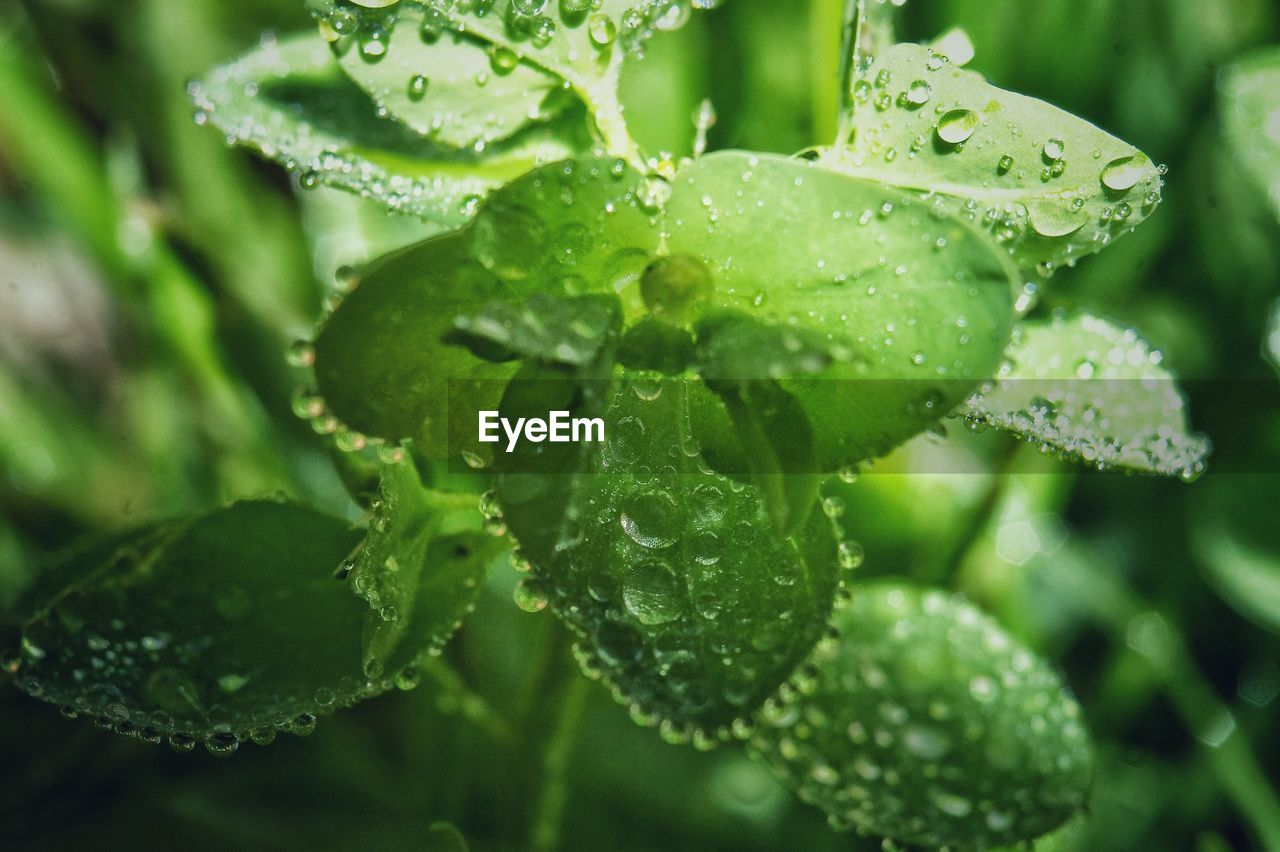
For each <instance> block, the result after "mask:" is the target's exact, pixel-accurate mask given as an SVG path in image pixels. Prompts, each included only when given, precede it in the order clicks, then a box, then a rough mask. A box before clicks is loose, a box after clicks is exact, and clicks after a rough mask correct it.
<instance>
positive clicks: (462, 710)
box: [419, 657, 516, 745]
mask: <svg viewBox="0 0 1280 852" xmlns="http://www.w3.org/2000/svg"><path fill="white" fill-rule="evenodd" d="M419 669H420V670H421V671H422V673H423V674H424V675H426V676H427V677H429V678H431V680H432V681H433V682H434V683H435V685H436V687H437V688H438V689H439V690H440V691H441V692H442V693H443V694H445V695H448V696H449V697H450V699H452V700H453V702H454V704H455V706H456V708H457V710H458V712H459V714H460V715H461V716H462V717H463V718H464V719H466V720H467V721H469V722H471V723H473V724H474V725H475V726H476V727H478V728H480V729H481V730H483V731H485V732H486V733H487V734H489V736H491V737H493V739H495V740H497V741H498V742H500V743H503V744H508V745H509V744H511V743H514V742H516V735H515V731H513V730H512V728H511V726H510V725H509V724H507V720H506V719H504V718H503V717H502V716H501V714H499V713H498V712H497V711H496V710H494V709H493V708H492V707H491V706H489V703H488V702H487V701H485V700H484V699H483V698H482V697H480V696H479V695H478V694H477V693H475V692H474V691H472V690H471V688H470V687H468V686H467V684H466V683H465V682H464V681H463V679H462V676H461V675H460V674H458V672H457V671H455V670H454V669H453V667H452V666H450V665H449V664H448V663H446V662H444V661H443V660H441V659H439V658H438V657H427V658H425V659H424V660H423V661H422V663H421V664H420V665H419Z"/></svg>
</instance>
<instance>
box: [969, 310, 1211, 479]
mask: <svg viewBox="0 0 1280 852" xmlns="http://www.w3.org/2000/svg"><path fill="white" fill-rule="evenodd" d="M1008 355H1009V358H1010V360H1011V361H1012V364H1011V365H1010V366H1008V367H1006V368H1005V369H1003V370H1001V372H1000V375H999V377H998V379H997V380H996V381H995V382H993V383H992V385H991V386H990V387H988V388H983V389H982V390H981V391H980V392H978V393H975V394H974V395H973V396H972V397H971V398H970V399H969V400H968V401H967V402H966V403H965V408H964V413H965V414H966V416H967V417H968V418H969V419H970V420H971V421H972V422H977V423H985V424H987V425H990V426H994V427H996V428H999V429H1004V430H1006V431H1008V432H1012V433H1014V434H1015V435H1018V436H1020V437H1023V438H1026V439H1027V440H1029V441H1034V442H1036V443H1038V444H1040V445H1042V446H1046V447H1048V448H1050V449H1052V450H1055V451H1057V452H1058V453H1060V454H1062V455H1063V456H1064V457H1070V458H1073V459H1078V460H1080V461H1083V462H1086V463H1088V464H1092V465H1096V466H1097V467H1099V468H1114V469H1121V470H1131V471H1140V472H1147V473H1159V474H1163V475H1166V476H1181V477H1183V478H1184V479H1193V478H1195V477H1196V476H1198V475H1199V474H1200V472H1201V471H1203V470H1204V466H1205V460H1206V459H1207V457H1208V455H1209V450H1210V444H1209V441H1208V439H1207V438H1205V437H1204V436H1203V435H1199V434H1197V433H1195V432H1192V431H1191V428H1190V425H1189V423H1188V419H1187V418H1188V414H1187V404H1186V399H1185V398H1184V397H1183V395H1182V391H1181V389H1180V388H1179V387H1178V384H1177V381H1176V379H1175V378H1174V375H1173V374H1172V373H1171V372H1170V371H1169V370H1168V369H1166V368H1165V367H1164V366H1163V365H1162V361H1163V358H1162V356H1161V353H1160V352H1159V351H1157V350H1154V349H1152V348H1151V346H1150V344H1148V343H1147V342H1146V341H1145V340H1143V339H1142V338H1141V337H1140V336H1139V335H1138V333H1137V332H1136V331H1134V330H1133V329H1131V328H1124V327H1122V326H1117V325H1115V324H1113V323H1111V322H1109V321H1107V320H1104V319H1100V318H1098V317H1095V316H1091V315H1089V314H1077V315H1075V316H1070V317H1068V316H1063V315H1057V316H1054V317H1053V318H1052V319H1051V320H1050V321H1048V322H1028V323H1025V324H1023V326H1021V328H1020V330H1019V331H1018V333H1017V334H1015V339H1014V343H1013V345H1012V346H1011V347H1010V349H1009V352H1008Z"/></svg>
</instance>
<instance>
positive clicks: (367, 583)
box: [348, 461, 505, 681]
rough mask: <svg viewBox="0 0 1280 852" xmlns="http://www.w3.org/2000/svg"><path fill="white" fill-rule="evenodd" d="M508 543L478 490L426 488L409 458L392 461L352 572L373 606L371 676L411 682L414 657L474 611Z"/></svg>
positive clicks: (367, 663)
mask: <svg viewBox="0 0 1280 852" xmlns="http://www.w3.org/2000/svg"><path fill="white" fill-rule="evenodd" d="M504 547H505V545H504V544H503V543H502V542H501V541H500V540H499V539H496V538H494V537H493V536H492V535H489V534H488V533H487V532H486V531H485V530H484V517H483V516H482V515H481V514H480V511H479V508H478V505H477V503H476V500H475V498H474V497H473V496H471V495H453V494H443V493H441V492H438V491H432V490H428V489H426V488H424V487H423V486H422V481H421V479H420V478H419V477H418V473H417V471H416V470H415V469H414V467H413V465H412V464H411V463H409V462H407V461H406V462H404V463H401V464H393V465H387V466H386V467H385V468H384V471H383V476H382V483H381V486H380V487H379V489H378V496H377V499H376V502H375V504H374V515H373V520H372V521H371V522H370V525H369V536H368V539H367V540H366V541H365V544H364V547H363V548H361V550H360V554H359V556H357V557H356V559H355V562H354V565H353V567H352V568H351V573H350V575H349V578H348V580H349V583H350V585H351V588H352V590H353V591H354V592H355V593H356V594H357V595H359V596H360V597H362V598H364V599H365V601H366V602H367V603H368V605H369V607H370V609H371V615H370V616H369V617H368V618H366V619H365V627H364V643H363V647H364V653H363V663H364V671H365V674H366V676H368V677H369V678H371V679H378V678H382V677H386V676H390V677H395V678H397V680H399V681H404V680H406V679H408V680H409V681H412V679H413V672H414V665H415V663H416V662H417V661H418V660H419V659H420V658H421V657H422V656H423V655H424V654H437V653H439V651H440V648H442V647H443V646H444V644H445V642H447V641H448V639H449V637H450V636H452V635H453V632H454V630H455V629H456V628H457V627H458V625H459V624H460V623H461V621H462V618H463V617H464V616H465V615H466V614H467V613H468V612H470V610H471V607H472V606H473V604H474V603H475V599H476V597H477V596H478V595H479V593H480V588H481V585H482V583H483V580H484V575H485V572H486V571H487V569H488V568H489V565H490V563H491V562H492V561H493V560H494V558H495V557H496V556H498V555H499V554H500V553H501V552H502V551H503V549H504Z"/></svg>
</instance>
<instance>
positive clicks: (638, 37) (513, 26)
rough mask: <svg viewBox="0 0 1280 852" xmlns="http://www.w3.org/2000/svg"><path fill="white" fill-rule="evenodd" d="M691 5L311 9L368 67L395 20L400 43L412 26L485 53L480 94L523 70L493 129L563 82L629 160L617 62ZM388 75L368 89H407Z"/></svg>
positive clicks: (556, 2)
mask: <svg viewBox="0 0 1280 852" xmlns="http://www.w3.org/2000/svg"><path fill="white" fill-rule="evenodd" d="M384 6H394V7H395V8H390V9H388V8H384ZM694 6H695V4H694V3H692V2H689V0H484V2H472V1H471V0H402V2H400V3H396V4H381V5H379V6H370V7H367V8H366V7H364V6H363V4H362V5H354V4H352V3H344V2H334V3H324V2H321V3H320V5H319V7H315V6H313V9H314V10H315V14H316V17H317V19H318V20H319V21H320V24H321V31H322V32H326V33H328V34H330V36H331V37H333V38H335V39H337V38H340V37H341V36H342V34H344V33H346V34H351V35H350V36H349V37H351V38H354V40H355V42H356V45H355V47H354V48H352V49H353V50H354V51H363V53H364V54H365V55H366V57H368V58H373V59H375V60H378V59H379V58H381V59H382V60H383V61H388V62H390V61H393V60H394V55H395V54H394V51H395V48H394V46H393V47H392V48H391V49H390V50H388V49H387V43H386V37H387V28H388V21H389V20H392V19H394V18H396V17H399V18H403V19H404V20H403V21H402V22H400V23H399V24H397V25H396V26H398V28H400V29H402V30H405V32H404V33H403V34H402V35H401V36H400V38H402V39H403V38H407V37H409V36H410V33H411V31H412V29H413V28H414V27H415V26H416V27H417V29H418V30H419V32H422V33H425V34H426V36H427V39H428V40H431V39H435V38H442V37H446V36H449V35H451V34H456V35H461V36H462V37H463V38H464V39H465V40H466V41H467V42H468V43H470V44H474V45H477V46H479V47H480V48H481V49H482V50H483V49H485V48H487V53H486V54H484V55H485V56H486V58H487V59H488V60H489V61H490V63H491V68H490V80H491V82H490V83H489V84H488V85H493V83H492V78H493V75H494V74H497V73H499V72H500V71H503V70H505V69H507V68H512V69H515V68H517V67H520V66H523V70H520V71H518V72H515V71H513V76H514V74H515V73H519V74H520V75H521V76H520V78H518V79H517V80H516V81H515V86H514V88H515V89H516V93H515V94H516V96H517V98H518V101H516V102H512V104H510V105H504V106H495V107H493V109H494V110H495V112H497V113H502V118H500V119H495V120H496V121H497V122H498V124H499V126H501V125H504V124H505V125H510V124H511V123H512V122H513V120H514V119H516V118H518V116H517V115H516V114H515V112H514V110H513V109H512V111H511V112H508V109H509V108H511V107H514V104H515V103H519V104H520V105H521V106H522V107H524V108H525V109H526V110H527V109H529V108H533V109H535V110H536V109H539V108H540V106H541V101H538V102H537V103H535V100H537V93H538V91H539V89H540V88H541V86H542V85H543V84H544V82H546V81H552V80H554V81H557V82H558V81H561V80H562V81H564V82H565V83H566V84H567V85H568V87H569V88H571V89H572V90H574V91H575V92H576V93H577V95H578V96H579V97H580V98H581V99H582V100H583V101H585V102H586V104H587V106H588V108H589V109H590V110H591V112H592V113H593V114H594V116H595V118H596V122H597V125H598V126H599V127H600V128H601V131H602V134H603V135H604V136H605V138H606V143H613V144H610V145H609V147H610V148H611V149H613V148H616V150H611V153H614V154H624V155H630V154H633V153H634V151H633V149H632V148H631V144H632V143H631V142H630V139H629V138H627V137H626V133H625V128H623V127H622V126H621V111H620V109H619V107H618V98H617V82H618V74H619V71H620V69H621V66H622V63H623V61H624V60H625V58H626V57H627V56H628V55H640V54H641V53H642V52H643V46H644V43H645V42H646V41H647V40H648V39H649V38H650V37H651V36H652V35H653V34H654V33H655V32H656V31H658V30H672V29H677V28H679V27H680V26H682V25H683V24H684V23H685V21H687V20H688V18H689V15H690V13H691V11H692V9H693V8H694ZM412 37H413V38H417V37H418V36H416V35H414V36H412ZM428 50H430V46H428ZM414 53H417V50H416V48H415V50H414ZM422 55H424V56H425V55H427V54H425V53H424V54H422ZM432 61H433V62H434V60H432ZM473 61H474V58H473V57H471V56H468V57H466V58H465V62H466V63H467V64H468V65H470V64H471V63H472V62H473ZM539 72H542V73H541V74H539ZM358 73H359V76H361V77H362V78H363V77H364V76H365V74H364V73H363V72H358ZM535 75H536V76H535ZM371 76H372V75H370V78H371ZM389 76H390V79H389V81H387V82H381V83H373V84H372V85H371V90H372V91H375V92H377V91H381V90H382V89H385V88H388V87H395V86H399V85H404V86H407V85H409V83H408V78H405V79H404V80H403V81H397V80H396V79H395V78H396V77H397V76H403V75H402V74H391V75H389ZM428 76H429V75H428ZM370 82H371V83H372V80H371V79H370ZM427 91H428V93H429V92H430V84H429V83H428V89H427ZM478 94H479V97H478V98H477V100H478V101H488V100H489V98H490V96H489V94H488V92H487V91H486V90H483V89H482V90H480V91H479V93H478ZM401 106H403V104H401ZM476 106H477V109H476V110H475V111H474V112H473V115H480V114H481V112H482V111H483V109H482V108H481V107H480V106H479V104H478V103H477V105H476ZM427 120H428V121H430V119H429V118H428V119H427Z"/></svg>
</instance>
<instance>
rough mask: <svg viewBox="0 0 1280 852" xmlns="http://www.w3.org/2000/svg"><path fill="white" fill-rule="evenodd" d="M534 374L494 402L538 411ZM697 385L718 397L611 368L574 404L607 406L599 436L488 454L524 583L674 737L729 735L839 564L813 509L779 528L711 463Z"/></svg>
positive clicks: (792, 661) (825, 610)
mask: <svg viewBox="0 0 1280 852" xmlns="http://www.w3.org/2000/svg"><path fill="white" fill-rule="evenodd" d="M537 387H538V385H537V384H536V383H533V382H520V381H517V382H513V390H512V393H511V394H510V395H509V397H508V401H507V403H505V404H504V411H511V412H512V413H513V414H518V413H523V412H524V410H525V409H524V408H522V407H521V406H522V405H523V406H525V407H527V409H528V411H529V412H530V413H532V412H536V411H543V412H545V411H546V409H547V405H548V403H547V402H546V401H545V400H544V399H543V398H542V395H540V394H532V395H530V391H531V390H535V389H536V388H537ZM694 394H697V395H702V396H704V397H708V398H710V399H711V401H712V402H714V397H710V394H709V393H708V391H707V390H706V389H705V388H704V387H702V385H701V383H700V382H697V381H692V380H685V379H664V378H662V377H661V376H660V375H659V374H656V373H647V374H646V373H637V372H631V371H621V372H620V373H619V375H618V377H617V378H616V380H615V383H614V384H613V386H612V387H611V389H610V391H609V392H608V394H607V397H608V398H607V402H606V401H603V400H600V399H599V397H598V396H597V397H596V399H597V401H596V402H592V401H591V399H592V398H591V395H585V399H586V402H584V404H583V405H582V406H581V407H580V408H579V409H577V411H579V412H581V411H584V410H585V411H591V410H598V411H599V413H600V414H601V415H602V416H603V419H604V421H605V422H606V424H608V425H607V430H606V433H605V434H606V438H605V442H604V443H603V444H602V445H600V444H597V445H590V447H589V449H584V446H581V445H580V446H574V445H548V444H539V445H536V447H535V445H529V447H530V449H527V450H525V451H524V453H523V454H521V450H520V449H519V448H517V453H516V455H514V456H513V457H509V458H502V459H499V462H498V464H499V465H505V470H506V471H512V472H510V473H507V472H504V473H503V475H502V476H501V477H500V478H499V485H498V489H497V496H498V499H499V502H500V505H501V507H502V512H503V519H504V521H505V522H506V524H507V526H508V528H509V529H510V530H511V532H512V533H513V534H514V536H515V537H516V539H517V540H518V542H519V549H520V553H521V554H522V555H523V556H524V557H525V558H527V559H528V560H529V561H530V562H531V563H532V574H531V576H530V578H529V579H528V580H526V581H525V587H524V594H525V595H526V596H529V597H532V598H533V599H535V600H537V599H539V598H541V599H545V600H547V601H549V603H550V606H551V608H552V610H553V611H554V612H556V613H557V614H558V615H559V616H560V617H561V618H562V619H563V620H564V621H565V622H566V623H567V624H568V625H569V626H570V627H571V628H572V629H573V630H574V632H575V633H576V634H577V635H578V636H579V637H580V640H581V642H580V646H579V657H580V660H581V662H582V664H583V666H584V668H585V669H586V671H587V672H588V673H589V674H597V675H599V676H600V677H602V678H603V679H604V680H605V681H606V682H607V683H608V684H609V685H610V686H611V687H613V689H614V691H615V694H616V696H617V697H618V699H619V700H620V701H622V702H624V703H627V704H629V705H630V706H631V708H632V712H633V716H634V717H635V718H636V719H637V720H638V721H640V722H643V723H648V724H653V723H657V722H661V723H663V730H664V732H666V733H668V734H669V735H670V736H672V737H673V738H677V739H679V738H683V737H684V736H687V735H688V734H690V733H695V734H697V735H698V736H700V737H713V736H717V735H719V736H724V735H727V729H728V726H730V724H731V723H732V722H733V721H734V720H735V719H738V718H741V717H743V716H744V715H746V714H748V713H750V712H751V711H752V710H753V709H754V708H755V707H756V706H758V705H759V704H760V702H762V701H763V700H764V698H765V697H766V696H768V695H769V694H770V693H771V692H772V691H773V690H774V689H776V688H777V686H778V685H779V684H780V683H781V682H782V681H783V680H784V679H785V678H786V677H787V676H788V675H789V674H790V673H791V671H792V669H793V668H794V667H795V665H796V663H797V662H798V661H799V660H800V659H801V658H802V657H803V656H804V655H805V654H806V653H808V651H809V649H810V648H811V647H812V646H813V644H814V642H815V641H816V640H817V638H818V636H819V635H820V634H821V632H822V630H823V627H824V625H825V623H826V619H827V616H828V614H829V612H830V608H831V602H832V599H833V595H834V592H835V586H836V582H837V575H838V563H837V538H836V534H835V532H834V531H833V528H832V525H831V523H830V522H829V521H828V519H827V518H826V517H825V516H824V515H822V513H821V512H818V511H812V512H810V514H809V516H808V518H807V521H806V522H805V523H802V524H796V525H795V526H796V527H798V528H799V531H798V532H797V533H796V534H795V535H794V536H787V535H784V534H783V533H781V532H779V531H778V529H777V527H776V526H775V524H774V523H773V522H772V519H771V517H770V516H769V509H768V506H767V501H766V498H765V496H764V494H763V493H762V491H761V489H760V488H758V487H757V486H755V485H747V484H743V483H741V482H738V481H736V480H734V479H731V478H729V477H727V476H722V475H719V474H715V473H711V472H709V471H708V469H707V468H706V466H705V462H704V461H703V460H702V459H701V457H700V452H699V448H698V446H697V444H696V442H695V440H694V438H693V436H692V434H691V432H690V429H689V426H688V416H687V406H688V397H689V396H690V395H694ZM516 395H525V398H524V399H523V400H522V401H521V402H520V404H517V401H516V400H515V399H514V398H513V397H515V396H516ZM562 396H563V397H572V396H573V394H570V393H564V394H562ZM580 398H582V397H580ZM557 404H559V403H557ZM593 406H594V408H593ZM513 414H508V416H513Z"/></svg>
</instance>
